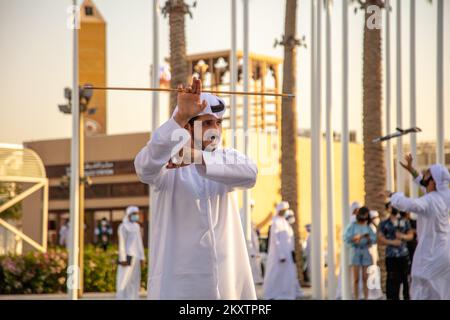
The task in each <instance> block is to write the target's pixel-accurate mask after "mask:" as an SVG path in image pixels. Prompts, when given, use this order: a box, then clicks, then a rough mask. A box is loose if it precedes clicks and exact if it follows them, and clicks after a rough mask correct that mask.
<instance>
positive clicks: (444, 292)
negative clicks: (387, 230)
mask: <svg viewBox="0 0 450 320" xmlns="http://www.w3.org/2000/svg"><path fill="white" fill-rule="evenodd" d="M405 160H406V161H405V163H402V166H403V167H404V168H405V169H406V170H408V171H409V172H410V173H411V174H412V175H413V177H415V181H416V182H419V181H420V184H421V185H422V186H423V187H424V188H425V191H426V193H425V195H423V196H422V197H419V198H417V199H411V198H408V197H406V196H405V195H404V194H403V193H401V192H397V193H390V192H388V195H390V196H391V204H392V206H393V207H394V208H396V209H398V210H401V211H406V212H414V213H415V214H416V215H417V241H418V243H417V247H416V250H415V253H414V260H413V264H412V268H411V291H410V293H411V299H413V300H449V299H450V224H449V212H450V189H449V187H448V184H449V183H450V173H449V171H448V169H447V168H445V167H444V166H442V165H440V164H434V165H432V166H431V167H430V168H429V169H428V170H426V171H425V173H424V174H423V175H422V176H421V175H419V174H418V173H417V170H415V169H414V168H413V166H412V161H413V159H412V157H411V155H408V156H406V157H405Z"/></svg>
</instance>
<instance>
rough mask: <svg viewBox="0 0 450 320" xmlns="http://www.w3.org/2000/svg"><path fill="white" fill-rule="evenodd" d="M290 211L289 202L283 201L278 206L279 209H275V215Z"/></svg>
mask: <svg viewBox="0 0 450 320" xmlns="http://www.w3.org/2000/svg"><path fill="white" fill-rule="evenodd" d="M287 209H289V202H287V201H281V202H280V203H278V204H277V207H276V208H275V213H276V214H277V215H278V213H280V211H281V210H287Z"/></svg>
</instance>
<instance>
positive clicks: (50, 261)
mask: <svg viewBox="0 0 450 320" xmlns="http://www.w3.org/2000/svg"><path fill="white" fill-rule="evenodd" d="M117 256H118V252H117V246H112V247H109V248H108V250H107V251H103V249H101V248H98V247H95V246H93V245H86V246H85V250H84V268H83V271H84V291H85V292H113V291H115V285H116V272H117ZM146 256H147V255H146ZM67 259H68V254H67V251H66V250H65V249H63V248H50V249H49V250H48V251H47V252H46V253H41V252H30V253H27V254H25V255H7V256H0V294H31V293H63V292H66V277H67V274H66V271H67ZM146 280H147V265H146V266H145V267H144V268H143V270H142V277H141V285H142V286H143V287H144V288H145V287H146V282H147V281H146Z"/></svg>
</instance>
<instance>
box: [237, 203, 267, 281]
mask: <svg viewBox="0 0 450 320" xmlns="http://www.w3.org/2000/svg"><path fill="white" fill-rule="evenodd" d="M254 207H255V200H254V199H251V200H250V213H253V209H254ZM240 216H241V223H242V225H243V224H244V219H245V217H244V211H243V210H242V209H241V212H240ZM243 231H244V230H243ZM244 235H245V232H244ZM248 256H249V258H250V267H251V269H252V275H253V282H254V283H255V284H262V283H263V277H262V268H261V254H260V250H259V236H258V231H257V230H256V226H255V224H254V223H253V222H252V226H251V234H250V243H249V244H248Z"/></svg>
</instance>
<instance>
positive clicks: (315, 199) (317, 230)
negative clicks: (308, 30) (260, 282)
mask: <svg viewBox="0 0 450 320" xmlns="http://www.w3.org/2000/svg"><path fill="white" fill-rule="evenodd" d="M322 9H323V6H322V0H318V2H317V8H314V14H316V15H317V16H316V20H315V23H316V24H315V26H314V27H315V28H316V33H315V34H316V40H315V41H316V48H317V60H316V63H315V73H316V77H315V80H316V87H315V89H316V90H315V92H314V95H315V96H316V98H315V106H314V107H313V110H311V116H312V119H311V185H312V188H311V189H312V192H311V195H312V201H311V204H312V219H311V220H312V226H311V236H312V242H311V245H312V250H311V254H312V264H311V285H312V296H313V299H322V298H323V291H324V288H323V256H322V219H321V203H320V200H321V199H320V196H321V192H320V191H321V190H320V188H321V183H320V182H321V155H320V152H321V150H320V149H321V140H322V137H321V100H322V99H321V78H322V77H321V71H322V68H321V49H322V48H321V31H322V30H321V29H322V26H321V24H322V19H321V16H322Z"/></svg>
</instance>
